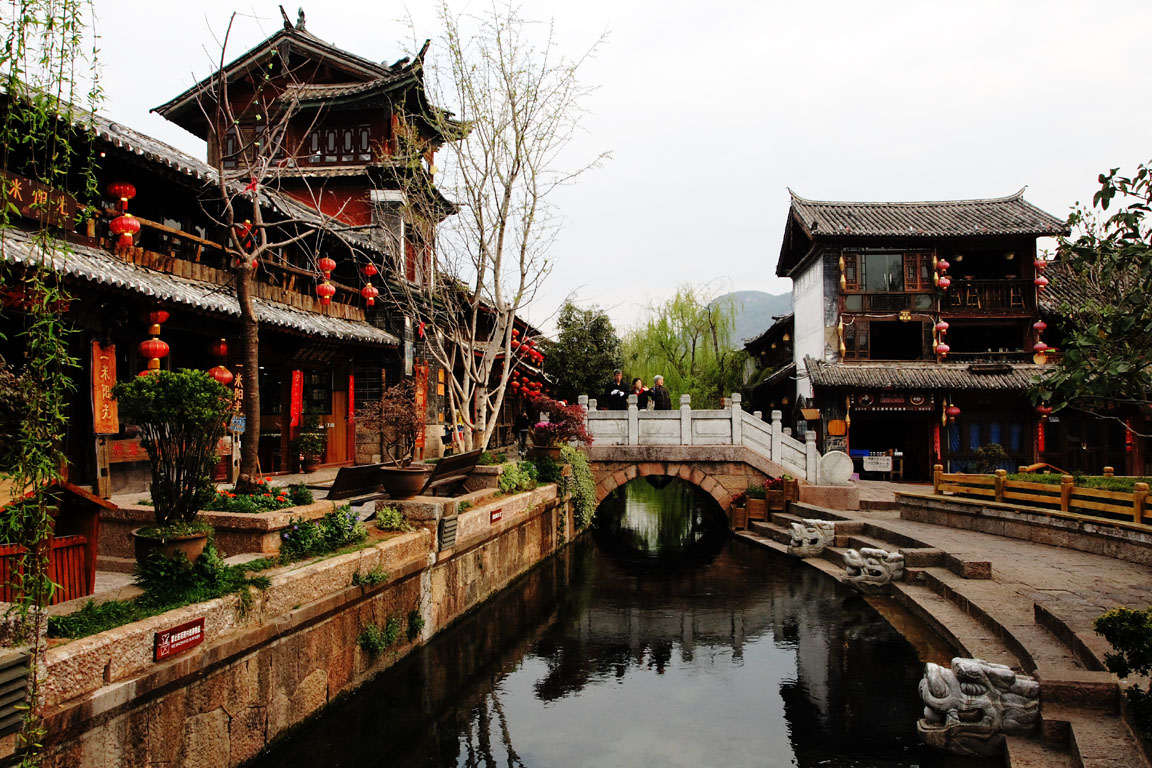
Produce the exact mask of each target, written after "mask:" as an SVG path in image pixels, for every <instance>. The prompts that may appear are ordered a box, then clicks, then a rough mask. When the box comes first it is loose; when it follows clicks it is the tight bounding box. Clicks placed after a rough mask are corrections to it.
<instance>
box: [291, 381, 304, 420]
mask: <svg viewBox="0 0 1152 768" xmlns="http://www.w3.org/2000/svg"><path fill="white" fill-rule="evenodd" d="M303 415H304V371H292V402H291V403H289V405H288V416H289V421H288V426H290V427H298V426H300V417H301V416H303Z"/></svg>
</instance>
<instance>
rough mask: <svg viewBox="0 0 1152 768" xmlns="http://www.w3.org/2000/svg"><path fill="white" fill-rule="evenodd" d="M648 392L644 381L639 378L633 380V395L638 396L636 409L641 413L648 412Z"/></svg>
mask: <svg viewBox="0 0 1152 768" xmlns="http://www.w3.org/2000/svg"><path fill="white" fill-rule="evenodd" d="M648 391H649V390H648V388H647V387H645V386H644V379H641V378H640V377H639V376H637V377H636V378H635V379H632V394H634V395H636V407H637V408H639V409H640V410H641V411H646V410H648Z"/></svg>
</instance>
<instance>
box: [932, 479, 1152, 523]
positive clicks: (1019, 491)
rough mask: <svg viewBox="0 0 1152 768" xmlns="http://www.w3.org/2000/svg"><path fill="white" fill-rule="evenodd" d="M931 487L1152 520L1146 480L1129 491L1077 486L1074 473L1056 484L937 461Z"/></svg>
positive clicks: (1044, 507) (1076, 512)
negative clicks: (959, 469) (955, 468)
mask: <svg viewBox="0 0 1152 768" xmlns="http://www.w3.org/2000/svg"><path fill="white" fill-rule="evenodd" d="M932 490H933V493H937V494H952V495H954V496H962V497H967V498H975V499H981V500H984V501H994V502H999V503H1003V504H1014V505H1016V506H1021V507H1029V508H1031V509H1035V510H1037V511H1040V512H1053V511H1057V510H1059V512H1060V513H1061V514H1064V515H1071V516H1075V517H1082V518H1090V519H1095V520H1106V521H1108V522H1115V521H1116V520H1120V521H1123V522H1128V523H1135V524H1137V525H1145V526H1152V519H1150V518H1149V517H1147V516H1146V511H1147V504H1148V484H1147V483H1135V484H1134V485H1133V487H1132V491H1131V492H1130V493H1127V492H1124V491H1104V490H1098V489H1095V488H1078V487H1076V486H1075V485H1074V484H1073V479H1072V475H1062V476H1061V477H1060V484H1059V485H1055V484H1051V483H1033V482H1028V481H1026V480H1009V479H1008V472H1007V470H1003V469H998V470H996V473H995V474H992V475H968V474H959V473H957V474H952V473H946V472H944V467H943V466H942V465H940V464H937V465H936V466H935V467H933V472H932Z"/></svg>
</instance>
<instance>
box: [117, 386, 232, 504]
mask: <svg viewBox="0 0 1152 768" xmlns="http://www.w3.org/2000/svg"><path fill="white" fill-rule="evenodd" d="M112 393H113V395H114V396H115V397H116V400H117V401H118V402H119V405H120V409H121V411H122V412H123V413H124V414H125V416H127V417H128V418H129V419H131V420H132V422H133V423H134V424H136V425H138V426H139V427H140V434H141V440H140V442H141V445H143V447H144V450H145V451H146V452H147V453H148V461H149V464H150V465H151V468H152V507H153V509H155V512H156V525H157V526H168V525H171V524H174V523H185V524H189V523H192V522H193V521H195V519H196V514H197V513H198V512H199V511H200V510H201V509H203V508H204V505H205V504H207V503H208V502H209V501H210V500H211V499H212V496H213V494H214V493H215V487H214V486H213V485H212V472H213V470H214V469H215V468H216V464H217V463H218V462H219V458H220V457H219V456H217V455H216V443H217V442H218V441H219V440H220V438H221V437H223V436H224V431H225V418H226V417H227V415H228V413H229V412H230V411H231V408H232V395H231V392H229V391H228V388H227V387H225V386H224V385H222V384H220V383H219V382H217V381H215V380H214V379H213V378H212V377H211V376H209V375H208V374H207V373H205V372H203V371H193V370H180V371H153V372H151V373H149V374H147V375H145V376H137V377H136V378H134V379H132V380H130V381H121V382H119V383H117V384H116V386H114V387H113V388H112Z"/></svg>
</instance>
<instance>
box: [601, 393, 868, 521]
mask: <svg viewBox="0 0 1152 768" xmlns="http://www.w3.org/2000/svg"><path fill="white" fill-rule="evenodd" d="M740 400H741V397H740V395H739V393H735V394H733V395H732V398H731V400H730V401H728V402H729V403H730V405H728V407H725V408H720V409H716V410H693V409H692V405H691V400H690V399H689V396H688V395H681V397H680V409H679V410H676V411H641V410H639V409H638V408H637V407H636V396H635V395H631V396H629V398H628V410H626V411H598V410H596V401H595V400H589V399H588V398H587V396H584V395H581V396H580V404H581V405H583V406H585V408H586V409H587V428H588V432H589V433H590V434H591V435H592V438H593V444H592V445H591V446H590V447H589V450H588V459H589V463H590V464H591V466H592V472H593V477H594V479H595V481H596V499H597V501H601V500H603V499H604V497H605V496H607V495H608V494H609V493H611V492H612V491H614V490H615V489H616V488H618V487H620V486H622V485H624V484H625V483H627V482H628V481H630V480H633V479H635V478H637V477H646V476H652V475H655V476H669V477H679V478H682V479H683V480H685V481H687V482H689V483H692V484H693V485H696V486H698V487H700V488H701V489H702V490H704V491H705V492H706V493H708V494H709V495H711V496H712V498H714V499H715V500H716V502H717V503H718V504H719V505H720V507H721V509H723V510H725V512H727V510H728V508H729V507H730V506H731V504H732V496H733V495H734V494H736V493H739V492H740V491H743V490H744V489H745V488H747V487H748V485H749V484H750V483H760V482H763V481H764V480H765V479H767V478H769V477H781V476H782V475H786V474H787V475H791V476H793V477H795V478H797V479H798V480H799V481H800V499H801V500H802V501H811V502H813V503H816V504H820V505H822V506H831V507H839V508H844V509H855V508H856V507H857V506H858V505H859V494H858V492H857V490H856V488H855V486H822V485H820V454H819V452H818V451H817V450H816V433H815V432H812V431H809V432H807V433H805V435H804V438H805V439H804V441H803V442H801V441H800V440H797V439H796V438H794V437H792V434H791V430H790V429H786V428H785V427H784V425H783V422H782V420H781V414H780V411H772V421H771V422H770V423H769V422H765V421H763V420H762V419H761V418H760V412H759V411H757V412H756V413H747V412H745V411H744V409H743V408H742V407H741V406H740Z"/></svg>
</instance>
